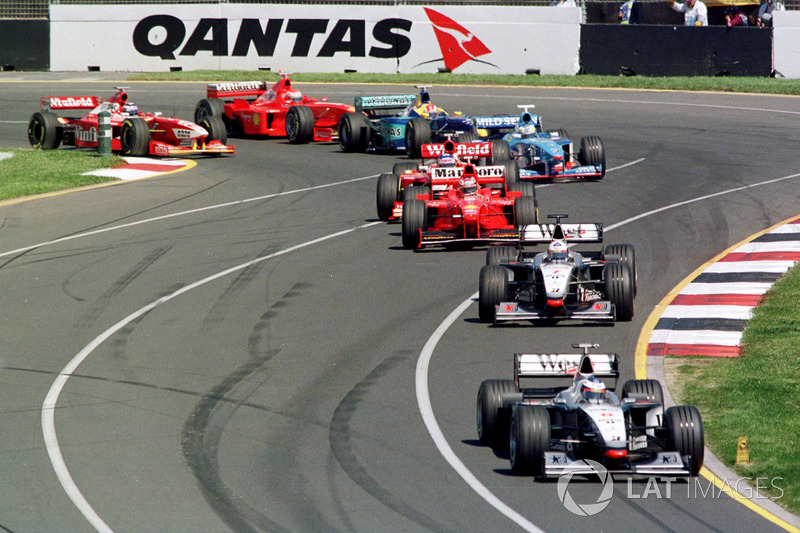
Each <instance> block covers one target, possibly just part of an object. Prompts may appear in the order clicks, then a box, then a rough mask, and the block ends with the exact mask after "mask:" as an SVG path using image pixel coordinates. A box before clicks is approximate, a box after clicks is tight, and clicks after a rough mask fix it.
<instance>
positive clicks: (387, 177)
mask: <svg viewBox="0 0 800 533" xmlns="http://www.w3.org/2000/svg"><path fill="white" fill-rule="evenodd" d="M399 197H400V176H398V175H397V174H392V173H389V172H387V173H384V174H381V175H380V176H378V189H377V198H376V202H377V205H378V220H383V221H384V222H385V221H387V220H389V217H391V216H392V210H393V209H394V203H395V202H396V201H397V200H398V199H399Z"/></svg>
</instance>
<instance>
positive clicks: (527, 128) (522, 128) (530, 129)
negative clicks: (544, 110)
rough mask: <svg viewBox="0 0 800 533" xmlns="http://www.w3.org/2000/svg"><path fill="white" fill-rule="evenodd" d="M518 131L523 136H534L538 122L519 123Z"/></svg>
mask: <svg viewBox="0 0 800 533" xmlns="http://www.w3.org/2000/svg"><path fill="white" fill-rule="evenodd" d="M517 133H519V134H520V136H521V137H523V138H524V137H532V136H534V135H536V124H534V123H533V122H526V123H524V124H517Z"/></svg>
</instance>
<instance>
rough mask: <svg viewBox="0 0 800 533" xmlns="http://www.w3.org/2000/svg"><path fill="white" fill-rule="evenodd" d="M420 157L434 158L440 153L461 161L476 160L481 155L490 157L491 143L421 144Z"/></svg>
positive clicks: (451, 142) (449, 142)
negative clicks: (451, 155) (450, 155)
mask: <svg viewBox="0 0 800 533" xmlns="http://www.w3.org/2000/svg"><path fill="white" fill-rule="evenodd" d="M420 153H421V154H422V159H436V158H437V157H439V156H440V155H442V154H453V155H454V156H456V157H457V158H459V159H461V160H462V161H466V160H477V159H479V158H481V157H492V143H490V142H478V143H458V142H454V141H446V142H443V143H432V144H423V145H422V146H421V147H420Z"/></svg>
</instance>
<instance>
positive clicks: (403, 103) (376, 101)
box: [355, 94, 417, 117]
mask: <svg viewBox="0 0 800 533" xmlns="http://www.w3.org/2000/svg"><path fill="white" fill-rule="evenodd" d="M416 98H417V95H416V94H387V95H378V96H356V98H355V107H356V111H360V112H364V113H366V114H367V115H368V116H370V117H374V116H388V115H392V114H394V113H396V112H397V111H402V110H403V109H405V108H407V107H408V106H410V105H411V104H413V103H414V100H416Z"/></svg>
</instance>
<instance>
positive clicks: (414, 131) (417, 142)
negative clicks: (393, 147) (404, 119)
mask: <svg viewBox="0 0 800 533" xmlns="http://www.w3.org/2000/svg"><path fill="white" fill-rule="evenodd" d="M430 142H431V124H430V122H428V121H427V120H425V119H423V118H412V119H411V120H409V121H408V123H407V124H406V155H407V156H408V157H410V158H411V159H420V158H421V157H422V145H423V144H429V143H430Z"/></svg>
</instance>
